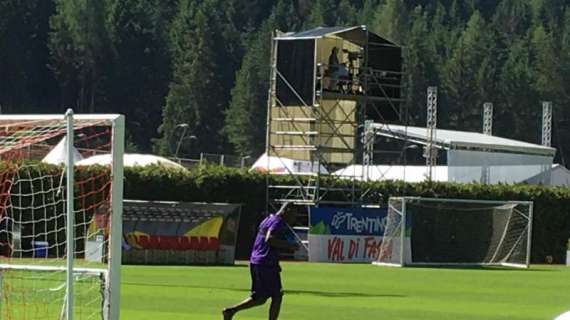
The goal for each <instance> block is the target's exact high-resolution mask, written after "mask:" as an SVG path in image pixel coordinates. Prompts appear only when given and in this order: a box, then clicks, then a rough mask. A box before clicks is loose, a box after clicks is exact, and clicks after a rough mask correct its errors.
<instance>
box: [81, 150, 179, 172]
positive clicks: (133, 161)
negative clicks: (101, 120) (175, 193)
mask: <svg viewBox="0 0 570 320" xmlns="http://www.w3.org/2000/svg"><path fill="white" fill-rule="evenodd" d="M111 160H112V159H111V154H101V155H96V156H92V157H89V158H87V159H84V160H81V161H78V162H77V163H76V164H77V165H78V166H90V165H109V164H111ZM123 161H124V162H123V166H125V167H145V166H150V165H159V166H163V167H167V168H175V169H185V168H184V166H182V165H180V164H178V163H176V162H174V161H171V160H168V159H166V158H163V157H160V156H155V155H152V154H138V153H126V154H124V155H123Z"/></svg>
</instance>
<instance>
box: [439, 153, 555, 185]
mask: <svg viewBox="0 0 570 320" xmlns="http://www.w3.org/2000/svg"><path fill="white" fill-rule="evenodd" d="M552 161H553V157H551V156H539V155H521V154H512V153H497V152H484V151H469V150H449V151H448V152H447V164H448V170H449V171H448V177H449V181H455V182H465V183H469V182H482V181H484V177H485V176H488V178H489V180H488V183H491V184H496V183H517V182H522V181H526V180H527V179H529V178H530V177H533V176H539V175H540V177H541V178H540V179H538V180H537V181H534V182H535V183H536V184H545V185H549V184H550V174H549V172H550V168H551V167H552Z"/></svg>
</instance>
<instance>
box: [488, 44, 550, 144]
mask: <svg viewBox="0 0 570 320" xmlns="http://www.w3.org/2000/svg"><path fill="white" fill-rule="evenodd" d="M498 83H500V86H499V88H500V90H501V91H500V93H501V100H500V101H498V102H499V103H497V108H495V110H496V112H495V113H496V119H497V123H498V124H503V125H497V126H495V134H496V135H499V136H504V137H512V138H514V139H522V140H527V141H531V142H536V138H537V137H536V133H537V132H538V127H537V121H536V119H537V118H536V117H537V116H538V114H537V111H538V103H539V101H538V99H537V97H536V93H535V91H534V90H533V88H532V70H531V61H530V47H529V43H528V40H527V39H521V40H517V41H515V42H514V43H512V45H511V46H510V47H509V52H508V56H507V59H506V61H505V64H504V66H503V68H502V70H501V75H500V77H499V82H498ZM507 123H508V124H509V125H508V126H506V125H504V124H507Z"/></svg>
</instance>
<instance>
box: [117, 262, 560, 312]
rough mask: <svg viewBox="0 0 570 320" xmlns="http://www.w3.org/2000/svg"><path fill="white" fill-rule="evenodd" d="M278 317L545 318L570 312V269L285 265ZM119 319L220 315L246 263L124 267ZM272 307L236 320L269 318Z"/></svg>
mask: <svg viewBox="0 0 570 320" xmlns="http://www.w3.org/2000/svg"><path fill="white" fill-rule="evenodd" d="M282 266H283V273H282V278H283V285H284V287H285V290H286V294H285V298H284V304H283V308H282V312H281V317H280V319H284V320H286V319H295V320H304V319H309V320H342V319H347V320H349V319H350V320H361V319H390V320H400V319H401V320H446V319H450V320H451V319H453V320H499V319H501V320H523V319H524V320H539V319H541V320H542V319H553V318H554V317H555V316H556V315H558V314H560V313H562V312H563V311H567V310H570V268H567V267H563V266H533V267H532V268H531V269H528V270H518V269H503V268H485V269H481V268H474V269H460V268H386V267H377V266H372V265H366V264H360V265H339V264H309V263H283V264H282ZM121 288H122V293H121V299H122V301H121V319H127V320H131V319H133V320H134V319H136V320H174V319H200V320H208V319H217V320H219V319H221V309H222V307H224V306H227V305H230V304H234V303H237V302H239V301H241V300H242V299H243V298H245V297H246V296H247V295H248V292H249V270H248V268H247V265H245V264H243V265H237V266H235V267H173V266H171V267H159V266H150V267H149V266H123V269H122V285H121ZM267 309H268V304H266V305H265V306H263V307H258V308H255V309H251V310H247V311H244V312H242V313H240V314H238V315H237V316H236V317H235V318H234V319H236V320H241V319H243V320H245V319H250V320H253V319H267Z"/></svg>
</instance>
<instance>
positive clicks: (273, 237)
mask: <svg viewBox="0 0 570 320" xmlns="http://www.w3.org/2000/svg"><path fill="white" fill-rule="evenodd" d="M295 218H296V210H295V208H294V206H292V205H291V204H290V203H285V204H283V206H282V207H281V208H280V209H279V211H278V212H277V213H275V214H272V215H269V216H268V217H267V218H265V219H264V220H263V221H262V222H261V223H260V224H259V227H258V229H257V236H256V237H255V242H254V244H253V249H252V251H251V257H250V259H249V271H250V274H251V295H250V296H249V297H248V298H247V299H245V300H244V301H242V302H241V303H239V304H237V305H235V306H232V307H228V308H225V309H224V310H223V312H222V314H223V316H224V320H231V319H232V318H233V316H234V315H235V314H236V313H237V312H239V311H241V310H245V309H249V308H252V307H256V306H260V305H263V304H264V303H265V302H266V301H267V300H268V299H269V298H271V305H270V307H269V320H277V318H278V317H279V310H280V309H281V302H282V300H283V290H282V287H281V275H280V273H281V267H280V266H279V251H280V250H295V249H297V248H298V247H299V245H298V243H296V242H289V241H287V240H286V239H285V237H284V235H285V234H287V233H288V232H291V231H290V230H289V225H291V224H293V223H294V222H295Z"/></svg>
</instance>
